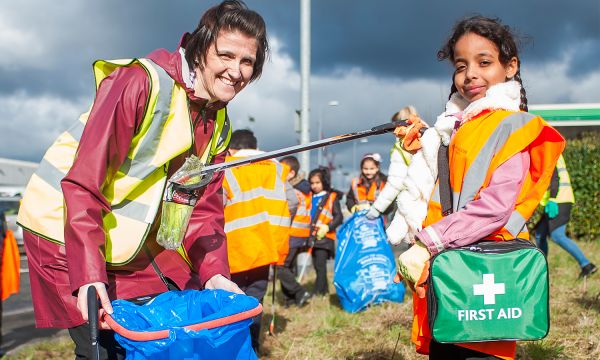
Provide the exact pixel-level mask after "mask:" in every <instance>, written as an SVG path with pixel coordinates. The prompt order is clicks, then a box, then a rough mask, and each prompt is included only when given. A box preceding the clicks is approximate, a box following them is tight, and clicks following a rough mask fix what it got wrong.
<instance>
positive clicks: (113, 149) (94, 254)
mask: <svg viewBox="0 0 600 360" xmlns="http://www.w3.org/2000/svg"><path fill="white" fill-rule="evenodd" d="M147 94H148V78H147V75H146V73H145V72H144V70H143V69H141V68H139V67H130V68H121V69H118V70H117V71H115V72H114V73H112V74H111V75H110V76H108V77H107V78H105V79H104V80H103V81H102V82H101V83H100V87H99V88H98V91H97V93H96V99H95V100H94V105H93V107H92V110H91V112H90V115H89V118H88V121H87V124H86V126H85V128H84V130H83V133H82V135H81V140H80V142H79V148H78V150H77V156H76V158H75V161H74V163H73V166H72V167H71V169H70V170H69V172H68V173H67V175H66V176H65V177H64V178H63V180H62V181H61V187H62V191H63V196H64V200H65V212H66V214H65V218H66V219H65V251H66V254H67V265H68V268H69V279H70V283H71V290H72V291H73V292H75V291H77V290H78V289H79V288H80V287H81V286H82V285H85V284H88V283H91V282H104V283H106V284H107V283H108V279H107V275H106V264H105V259H104V251H105V249H104V244H105V236H104V228H103V220H102V219H103V214H105V213H107V212H109V211H110V210H111V209H110V203H109V202H108V201H107V200H106V198H105V197H104V195H103V194H102V186H103V184H104V182H105V181H106V179H107V178H110V177H111V176H113V174H114V173H115V172H116V170H117V169H118V168H119V166H120V165H121V164H122V163H123V161H124V160H125V157H126V156H127V152H128V150H129V146H130V144H131V139H132V138H133V134H134V132H135V129H136V124H137V123H138V122H139V121H140V120H141V118H142V117H143V114H144V108H145V104H146V98H147Z"/></svg>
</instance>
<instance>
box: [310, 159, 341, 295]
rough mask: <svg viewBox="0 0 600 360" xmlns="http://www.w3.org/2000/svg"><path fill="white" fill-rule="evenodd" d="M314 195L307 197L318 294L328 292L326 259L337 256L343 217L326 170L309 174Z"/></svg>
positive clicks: (316, 291)
mask: <svg viewBox="0 0 600 360" xmlns="http://www.w3.org/2000/svg"><path fill="white" fill-rule="evenodd" d="M308 180H309V181H310V189H311V194H310V197H309V198H308V202H309V204H308V208H309V209H310V229H311V230H310V238H309V244H308V246H309V247H310V248H312V260H313V266H314V268H315V272H316V273H317V279H316V280H315V294H317V295H326V294H328V293H329V285H328V282H327V259H330V258H333V257H334V255H335V229H336V228H337V227H338V226H340V224H341V223H342V221H343V220H344V217H343V215H342V210H341V207H340V201H339V194H338V192H337V191H335V190H333V189H332V188H331V185H330V179H329V173H328V171H327V169H323V168H318V169H314V170H312V171H311V172H310V174H308Z"/></svg>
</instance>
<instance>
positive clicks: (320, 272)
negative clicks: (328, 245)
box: [312, 248, 329, 295]
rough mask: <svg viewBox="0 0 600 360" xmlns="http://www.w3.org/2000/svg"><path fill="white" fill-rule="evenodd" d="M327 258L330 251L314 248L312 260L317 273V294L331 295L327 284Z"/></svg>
mask: <svg viewBox="0 0 600 360" xmlns="http://www.w3.org/2000/svg"><path fill="white" fill-rule="evenodd" d="M327 258H329V251H328V250H326V249H319V248H313V253H312V259H313V265H314V267H315V272H316V273H317V279H316V280H315V294H318V295H327V294H329V285H328V284H327Z"/></svg>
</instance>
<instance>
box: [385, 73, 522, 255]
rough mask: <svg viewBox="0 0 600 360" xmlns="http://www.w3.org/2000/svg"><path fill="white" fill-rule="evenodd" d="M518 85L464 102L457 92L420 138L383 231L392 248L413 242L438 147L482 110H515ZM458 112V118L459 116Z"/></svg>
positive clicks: (496, 88) (507, 84)
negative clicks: (456, 125) (455, 127)
mask: <svg viewBox="0 0 600 360" xmlns="http://www.w3.org/2000/svg"><path fill="white" fill-rule="evenodd" d="M520 103H521V85H520V84H519V83H518V82H516V81H514V80H510V81H507V82H504V83H500V84H496V85H494V86H492V87H490V88H489V89H488V90H487V92H486V95H485V97H483V98H481V99H479V100H477V101H474V102H472V103H470V104H469V103H468V102H467V101H466V100H465V99H464V98H463V97H462V96H461V95H460V94H459V93H458V92H456V93H454V94H453V95H452V96H451V97H450V100H449V101H448V103H447V104H446V111H444V112H443V113H441V114H440V115H439V116H438V117H437V120H436V122H435V125H434V126H433V127H432V128H429V129H427V130H426V131H425V133H424V134H423V136H422V137H421V145H422V148H421V149H420V150H419V151H417V152H416V153H415V154H414V155H413V156H412V158H411V161H410V164H409V166H408V168H407V171H406V172H405V173H403V174H402V175H403V176H404V180H403V186H402V190H401V191H400V193H399V194H398V197H397V198H396V204H397V205H398V210H397V211H396V214H395V216H394V219H393V220H392V222H391V223H390V226H389V227H388V228H387V230H386V232H387V235H388V240H389V242H390V243H391V244H393V245H398V244H400V243H401V242H406V243H408V244H413V243H414V238H415V235H416V234H417V233H418V232H419V231H421V229H422V224H423V220H425V217H426V216H427V205H428V204H429V198H430V197H431V193H432V191H433V187H434V186H435V182H436V179H437V173H438V168H437V156H438V149H439V147H440V144H441V143H443V144H444V145H448V144H449V143H450V137H451V136H452V131H453V129H454V125H455V123H456V122H457V121H459V122H460V123H465V122H467V121H469V120H471V119H472V118H473V117H475V116H476V115H478V114H479V113H481V112H482V111H483V110H500V109H504V110H511V111H518V110H519V105H520ZM461 113H462V116H461Z"/></svg>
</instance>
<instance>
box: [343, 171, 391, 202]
mask: <svg viewBox="0 0 600 360" xmlns="http://www.w3.org/2000/svg"><path fill="white" fill-rule="evenodd" d="M384 186H385V182H384V181H382V182H381V183H380V184H379V186H378V185H377V182H376V181H373V182H371V186H369V189H368V190H367V188H366V187H365V186H364V185H362V184H361V183H360V177H356V178H354V179H352V185H351V187H352V192H354V198H355V199H356V203H357V204H360V203H365V202H369V203H373V202H375V200H376V199H377V197H378V196H379V193H380V192H381V190H383V187H384Z"/></svg>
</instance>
